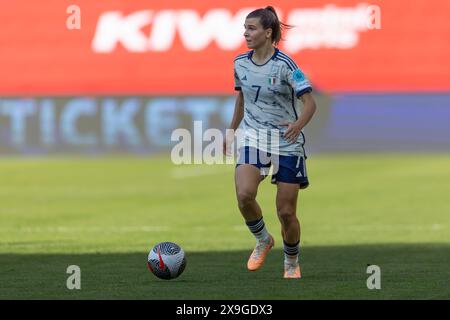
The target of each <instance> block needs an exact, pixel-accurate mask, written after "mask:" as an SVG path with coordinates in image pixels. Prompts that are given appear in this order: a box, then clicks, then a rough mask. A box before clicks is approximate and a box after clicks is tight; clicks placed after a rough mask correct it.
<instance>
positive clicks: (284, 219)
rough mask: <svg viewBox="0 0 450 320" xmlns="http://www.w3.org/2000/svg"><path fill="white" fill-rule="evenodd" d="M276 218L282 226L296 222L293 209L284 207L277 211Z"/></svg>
mask: <svg viewBox="0 0 450 320" xmlns="http://www.w3.org/2000/svg"><path fill="white" fill-rule="evenodd" d="M277 214H278V218H279V219H280V222H281V223H282V224H290V223H294V222H296V221H297V217H296V215H295V208H291V207H289V206H285V207H283V208H279V209H277Z"/></svg>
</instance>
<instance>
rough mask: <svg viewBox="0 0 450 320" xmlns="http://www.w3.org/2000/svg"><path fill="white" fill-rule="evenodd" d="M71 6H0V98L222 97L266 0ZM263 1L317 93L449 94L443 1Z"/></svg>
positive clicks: (446, 4)
mask: <svg viewBox="0 0 450 320" xmlns="http://www.w3.org/2000/svg"><path fill="white" fill-rule="evenodd" d="M74 2H76V3H72V1H62V0H45V1H26V0H15V1H10V2H6V1H2V2H1V4H0V21H2V28H0V72H1V75H2V76H1V77H0V95H3V96H5V95H7V96H8V95H9V96H14V95H78V94H93V95H101V94H117V95H134V94H138V95H211V94H230V93H232V92H233V88H234V85H233V70H232V69H233V58H234V57H235V56H236V55H238V54H240V53H243V52H245V51H246V50H247V48H246V46H245V43H244V41H243V40H244V38H243V31H244V28H243V23H244V20H245V16H246V15H247V13H248V12H250V11H251V10H252V9H255V8H259V7H261V6H264V5H265V4H262V3H261V2H260V1H243V2H239V3H234V2H230V1H224V0H218V1H214V2H211V1H202V0H195V1H144V0H134V1H119V0H102V1H88V0H77V1H74ZM271 4H272V5H273V6H275V7H276V8H277V10H278V12H279V16H280V17H281V19H282V20H283V21H284V22H286V23H288V24H292V25H294V26H295V27H294V28H293V29H291V30H289V31H288V32H286V33H285V34H284V38H285V41H282V42H281V44H280V49H281V50H283V51H285V52H286V53H288V54H289V55H290V56H291V57H292V58H293V59H294V60H295V61H296V62H297V64H298V65H299V66H300V67H301V68H302V69H303V71H304V72H305V73H306V74H307V76H308V77H309V78H310V79H311V81H312V83H313V85H314V87H315V88H316V89H318V90H322V91H326V92H386V91H391V92H392V91H424V92H430V91H449V90H450V63H449V57H450V41H448V40H449V39H450V24H449V23H448V19H447V16H448V12H450V1H447V0H436V1H433V3H432V5H430V2H429V1H426V0H416V1H406V0H405V1H400V0H393V1H370V2H369V1H368V2H364V1H362V0H361V1H359V0H341V1H338V0H335V1H324V0H314V1H289V0H283V1H273V2H272V3H271ZM78 28H79V29H78Z"/></svg>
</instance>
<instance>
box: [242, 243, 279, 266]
mask: <svg viewBox="0 0 450 320" xmlns="http://www.w3.org/2000/svg"><path fill="white" fill-rule="evenodd" d="M274 244H275V241H274V240H273V237H272V236H271V235H269V242H262V241H261V242H259V243H258V244H257V245H256V247H255V249H254V250H253V252H252V254H251V255H250V258H249V259H248V262H247V268H248V270H250V271H255V270H258V269H259V268H261V266H262V265H263V264H264V260H265V259H266V256H267V253H268V252H269V251H270V249H272V247H273V246H274Z"/></svg>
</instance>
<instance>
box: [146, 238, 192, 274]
mask: <svg viewBox="0 0 450 320" xmlns="http://www.w3.org/2000/svg"><path fill="white" fill-rule="evenodd" d="M147 266H148V268H149V269H150V271H151V272H152V273H153V274H154V275H155V276H157V277H158V278H161V279H165V280H170V279H175V278H177V277H178V276H179V275H180V274H182V273H183V271H184V268H185V267H186V256H185V254H184V251H183V249H181V247H180V246H179V245H177V244H176V243H173V242H161V243H158V244H157V245H155V246H154V247H153V248H152V250H150V253H149V254H148V259H147Z"/></svg>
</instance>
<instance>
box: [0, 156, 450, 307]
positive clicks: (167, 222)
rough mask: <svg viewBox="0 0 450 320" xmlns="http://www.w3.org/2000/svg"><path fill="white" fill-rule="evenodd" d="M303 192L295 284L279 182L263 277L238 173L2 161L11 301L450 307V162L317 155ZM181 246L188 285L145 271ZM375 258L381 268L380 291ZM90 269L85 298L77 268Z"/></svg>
mask: <svg viewBox="0 0 450 320" xmlns="http://www.w3.org/2000/svg"><path fill="white" fill-rule="evenodd" d="M308 161H309V162H308V175H309V177H310V181H311V185H310V188H308V189H307V190H305V191H301V192H300V197H299V202H298V216H299V219H300V222H301V226H302V239H301V261H302V273H303V279H301V280H285V279H283V278H282V275H283V252H282V240H281V235H280V224H279V222H278V219H277V217H276V212H275V191H276V188H275V186H273V185H271V184H270V182H269V181H268V179H266V180H265V181H264V182H263V183H262V185H261V187H260V190H259V193H258V198H257V199H258V202H259V203H260V205H261V207H262V209H263V214H264V217H265V221H266V225H267V227H268V230H269V232H271V233H272V234H273V235H274V237H275V249H274V250H273V251H271V253H270V254H269V256H268V258H267V261H266V263H265V265H264V266H263V268H262V269H260V270H259V271H256V272H253V273H250V272H248V271H247V270H246V261H247V258H248V256H249V254H250V253H251V250H252V248H253V245H254V238H253V236H252V235H251V234H250V233H249V231H248V230H247V228H246V226H245V224H244V222H243V219H242V217H241V216H240V213H239V211H238V209H237V205H236V200H235V195H234V180H233V170H234V167H233V166H232V165H216V166H208V165H203V166H199V165H190V166H175V165H173V164H172V163H171V162H170V159H169V156H168V155H159V156H154V157H141V158H137V157H113V158H108V157H107V158H52V159H49V158H25V159H24V158H9V159H8V158H6V159H2V160H0V176H1V183H0V299H449V298H450V285H449V279H450V201H449V195H450V155H439V154H435V155H416V154H403V155H402V154H345V155H342V154H340V155H339V154H317V155H312V156H311V157H310V158H309V160H308ZM161 241H173V242H176V243H178V244H179V245H180V246H182V248H183V249H184V250H185V252H186V257H187V267H186V270H185V271H184V273H183V274H182V275H181V276H180V277H179V278H178V279H175V280H170V281H166V280H160V279H158V278H156V277H155V276H154V275H152V274H151V273H150V271H149V270H148V269H147V268H146V258H147V254H148V252H149V250H150V248H151V247H152V246H153V245H154V244H156V243H158V242H161ZM368 264H374V265H378V266H379V267H380V268H381V289H380V290H369V289H367V286H366V280H367V278H368V277H369V276H370V275H369V274H367V273H366V268H367V265H368ZM69 265H78V266H79V267H80V268H81V290H68V289H67V288H66V279H67V277H68V276H69V275H68V274H67V273H66V269H67V267H68V266H69Z"/></svg>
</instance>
